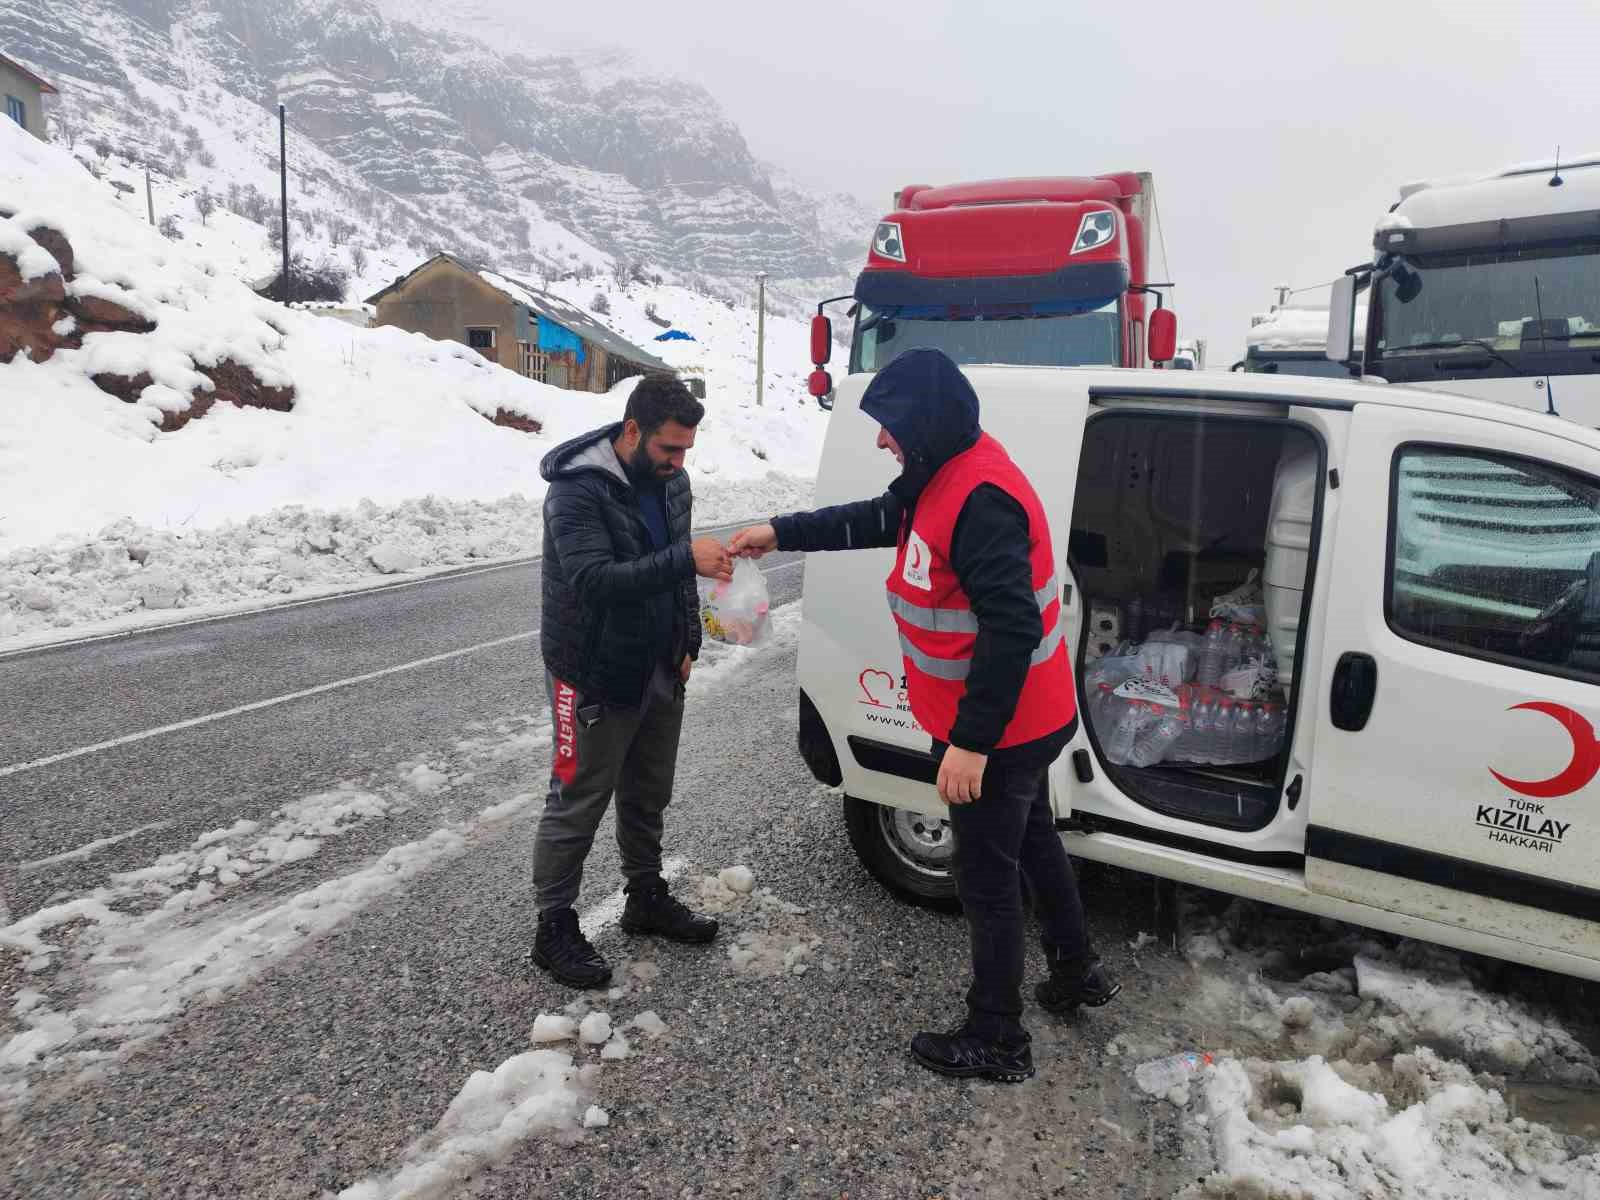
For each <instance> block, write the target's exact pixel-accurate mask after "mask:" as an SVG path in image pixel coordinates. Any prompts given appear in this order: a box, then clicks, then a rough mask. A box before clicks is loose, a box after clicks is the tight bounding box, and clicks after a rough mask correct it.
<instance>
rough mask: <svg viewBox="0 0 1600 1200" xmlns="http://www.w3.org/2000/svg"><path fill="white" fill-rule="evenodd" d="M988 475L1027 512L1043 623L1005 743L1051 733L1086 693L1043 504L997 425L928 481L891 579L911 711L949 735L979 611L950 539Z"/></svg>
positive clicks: (1067, 718)
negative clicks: (1077, 677)
mask: <svg viewBox="0 0 1600 1200" xmlns="http://www.w3.org/2000/svg"><path fill="white" fill-rule="evenodd" d="M983 483H991V484H994V485H995V486H996V487H998V488H1000V489H1001V490H1002V491H1004V492H1005V493H1006V495H1008V496H1010V497H1011V498H1012V499H1013V500H1015V501H1017V503H1019V504H1021V505H1022V507H1023V509H1024V510H1025V511H1026V512H1027V514H1028V564H1029V566H1030V568H1031V569H1032V574H1033V589H1034V596H1035V598H1036V599H1037V600H1038V602H1039V614H1040V617H1041V621H1042V624H1043V626H1044V636H1043V637H1042V638H1041V639H1040V641H1039V646H1038V648H1037V649H1036V650H1035V651H1034V653H1033V661H1032V664H1031V666H1030V668H1029V670H1028V676H1027V679H1026V681H1025V682H1024V683H1023V686H1022V694H1021V695H1020V696H1018V698H1017V708H1016V711H1015V713H1013V714H1012V717H1011V722H1010V724H1008V725H1007V726H1006V728H1005V733H1004V734H1003V735H1002V736H1001V738H1000V742H999V744H998V745H997V746H996V749H1004V748H1005V747H1007V746H1020V745H1022V744H1023V743H1024V742H1031V741H1034V740H1035V739H1037V738H1042V737H1045V736H1046V735H1048V734H1052V733H1054V732H1055V731H1056V730H1058V729H1060V728H1061V727H1062V726H1063V725H1065V724H1067V723H1068V722H1069V721H1071V720H1072V718H1073V717H1074V716H1075V715H1076V713H1077V692H1076V689H1075V688H1074V687H1073V683H1072V663H1071V660H1070V659H1069V658H1068V651H1067V646H1066V638H1065V636H1064V635H1065V632H1066V629H1065V624H1064V620H1063V618H1064V615H1065V614H1064V611H1063V609H1062V605H1061V587H1060V584H1059V581H1058V580H1057V578H1056V571H1055V552H1054V550H1053V549H1052V547H1051V545H1050V524H1049V522H1048V521H1047V520H1046V519H1045V515H1044V506H1043V505H1042V504H1040V503H1039V496H1038V494H1037V493H1036V492H1035V491H1034V490H1033V485H1032V484H1030V483H1029V482H1028V479H1027V476H1025V475H1024V474H1023V473H1022V471H1021V469H1020V468H1019V467H1018V466H1017V464H1016V463H1014V462H1012V461H1011V456H1010V455H1008V454H1007V453H1006V452H1005V448H1004V447H1003V446H1001V445H1000V443H999V442H997V441H995V440H994V439H993V438H992V437H990V436H989V435H988V434H986V433H985V434H980V435H979V437H978V441H977V444H976V445H974V446H973V447H972V448H971V449H970V450H966V451H964V452H963V453H961V454H958V455H956V456H955V457H954V458H952V459H951V460H950V461H949V462H947V463H945V464H944V466H942V467H940V468H939V470H938V471H937V472H935V474H934V476H933V478H932V479H931V480H930V481H929V482H928V486H927V487H925V488H924V489H923V490H922V494H921V495H920V496H919V497H918V498H917V507H916V512H915V513H914V515H913V518H912V523H911V528H910V530H904V529H902V530H901V532H900V549H899V553H898V554H897V555H896V556H895V561H894V569H893V570H892V571H890V572H889V578H888V580H887V586H888V589H889V610H890V612H892V613H893V614H894V619H895V624H896V625H898V626H899V627H900V650H901V653H902V654H903V655H904V656H905V670H906V690H907V691H908V692H909V693H910V700H911V712H912V715H913V716H915V717H916V718H917V721H918V722H919V723H920V724H921V725H922V727H923V728H924V729H926V730H927V731H928V732H929V733H931V734H932V735H933V736H934V737H936V738H937V739H939V740H940V741H941V742H948V741H949V740H950V730H951V728H952V727H953V726H954V725H955V720H956V708H957V706H958V705H959V704H960V703H961V697H962V696H963V695H965V694H966V690H967V672H968V671H969V670H970V669H971V666H972V650H973V647H974V646H975V645H976V644H977V640H978V619H977V617H976V616H974V615H973V612H972V603H971V601H970V600H968V599H967V595H966V593H965V592H963V591H962V590H961V584H960V581H959V580H957V578H956V573H955V570H954V568H952V567H951V565H950V542H951V539H952V537H953V536H954V535H955V528H956V518H958V517H959V516H960V515H961V506H962V505H964V504H965V503H966V502H967V497H968V496H970V495H971V494H972V490H973V489H974V488H976V487H977V486H978V485H979V484H983Z"/></svg>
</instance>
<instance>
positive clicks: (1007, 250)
mask: <svg viewBox="0 0 1600 1200" xmlns="http://www.w3.org/2000/svg"><path fill="white" fill-rule="evenodd" d="M1151 198H1152V193H1151V179H1150V176H1149V175H1148V174H1143V173H1135V172H1131V171H1124V172H1119V173H1117V174H1113V175H1098V176H1094V177H1089V178H1078V177H1059V178H1043V179H999V180H989V181H984V182H978V183H959V184H952V185H949V186H947V187H928V186H925V185H920V184H919V185H913V186H910V187H905V188H902V189H901V190H900V191H899V192H897V193H896V194H895V208H894V211H893V212H891V213H889V214H887V215H886V216H885V217H884V218H883V219H882V220H881V221H879V222H878V227H877V229H876V230H875V231H874V233H873V236H872V245H871V247H870V249H869V250H868V253H867V264H866V267H865V269H863V270H862V272H861V274H860V275H859V276H858V277H857V279H856V287H855V292H854V293H853V295H852V296H851V297H850V299H852V300H853V301H854V303H853V305H852V309H851V311H852V313H853V315H854V320H855V327H854V331H853V336H852V338H851V343H850V365H849V370H850V373H851V374H856V373H860V372H872V371H876V370H877V369H878V368H879V367H882V366H884V365H886V364H887V363H888V362H889V360H890V359H892V358H893V357H894V356H895V355H896V354H898V353H900V352H901V351H902V350H906V349H909V348H911V347H913V346H933V347H935V348H937V349H940V350H943V351H944V352H945V353H947V354H949V355H950V357H951V358H953V359H954V360H955V361H956V362H958V363H964V364H969V363H1018V364H1023V365H1028V366H1115V367H1140V366H1145V365H1147V364H1149V363H1153V362H1164V361H1166V360H1168V359H1170V358H1171V357H1172V355H1173V352H1174V346H1175V343H1176V338H1177V328H1176V322H1175V321H1174V319H1173V314H1172V312H1171V310H1170V309H1165V308H1163V307H1162V301H1161V295H1160V293H1159V292H1157V291H1156V290H1155V288H1154V287H1153V286H1152V285H1151V284H1150V281H1149V273H1148V262H1149V253H1148V237H1149V223H1150V201H1151ZM1152 298H1153V299H1154V308H1153V309H1152V308H1151V306H1150V301H1151V299H1152ZM824 303H828V302H827V301H825V302H824ZM831 344H832V325H831V322H829V320H828V318H827V317H826V316H825V315H823V313H822V306H821V305H819V306H818V312H817V316H816V318H814V324H813V329H812V360H813V362H814V363H815V365H816V368H817V369H816V371H815V372H814V373H813V375H812V378H811V391H812V394H813V395H816V396H819V397H820V396H823V395H825V394H826V393H827V392H829V391H831V389H832V379H831V377H829V375H828V373H827V371H826V369H825V368H826V365H827V362H828V359H829V357H830V351H831Z"/></svg>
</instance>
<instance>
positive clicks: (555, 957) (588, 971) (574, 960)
mask: <svg viewBox="0 0 1600 1200" xmlns="http://www.w3.org/2000/svg"><path fill="white" fill-rule="evenodd" d="M530 957H531V958H532V959H533V962H534V965H535V966H539V967H543V968H544V969H545V970H546V971H548V972H550V974H551V975H554V976H555V977H556V978H557V979H558V980H560V981H561V982H562V983H564V984H566V985H567V986H568V987H575V988H598V987H604V986H605V985H606V984H608V983H610V982H611V968H610V966H608V965H607V963H606V960H605V959H603V958H601V957H600V953H599V951H597V950H596V949H595V948H594V947H593V946H591V945H590V944H589V939H588V938H586V937H584V936H583V930H581V929H579V928H578V914H577V913H575V912H574V911H573V910H572V909H570V908H551V909H546V910H545V911H544V912H541V913H540V914H539V930H538V932H537V933H535V934H534V937H533V953H532V955H530Z"/></svg>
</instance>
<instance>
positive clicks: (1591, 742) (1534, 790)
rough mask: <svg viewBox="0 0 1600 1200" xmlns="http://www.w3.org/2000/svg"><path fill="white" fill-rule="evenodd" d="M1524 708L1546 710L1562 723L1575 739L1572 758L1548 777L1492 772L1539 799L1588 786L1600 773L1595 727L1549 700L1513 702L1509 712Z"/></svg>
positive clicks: (1504, 782) (1599, 749) (1504, 781)
mask: <svg viewBox="0 0 1600 1200" xmlns="http://www.w3.org/2000/svg"><path fill="white" fill-rule="evenodd" d="M1522 708H1526V709H1528V710H1530V711H1532V712H1539V713H1543V714H1544V715H1545V716H1547V717H1554V718H1555V719H1556V720H1557V721H1560V722H1561V727H1562V728H1563V729H1565V730H1566V731H1567V736H1568V737H1570V738H1571V739H1572V761H1571V762H1569V763H1568V764H1567V766H1566V769H1565V770H1563V771H1562V772H1561V773H1560V774H1559V775H1552V776H1551V777H1550V778H1549V779H1507V778H1506V777H1505V776H1504V775H1502V774H1500V772H1499V771H1496V770H1495V769H1494V768H1493V767H1490V768H1489V774H1491V775H1493V776H1494V777H1495V778H1496V779H1498V780H1499V781H1500V782H1501V783H1502V784H1503V785H1504V786H1506V787H1508V788H1510V789H1511V790H1512V791H1513V792H1521V793H1522V794H1523V795H1524V796H1534V797H1536V798H1538V799H1540V800H1549V799H1551V798H1552V797H1555V796H1565V795H1568V794H1570V793H1572V792H1575V791H1577V790H1578V789H1579V788H1584V787H1588V786H1589V783H1590V781H1591V780H1593V779H1594V777H1595V776H1596V775H1597V774H1600V742H1597V741H1596V740H1595V736H1594V726H1593V725H1591V724H1590V723H1589V722H1588V721H1587V720H1586V719H1585V718H1584V717H1582V716H1580V715H1579V714H1578V713H1575V712H1573V711H1572V709H1570V708H1567V707H1566V706H1565V705H1561V704H1551V703H1550V702H1549V701H1547V700H1530V701H1529V702H1528V703H1526V704H1513V705H1512V706H1511V707H1510V708H1509V709H1507V710H1506V711H1507V712H1516V711H1517V710H1518V709H1522Z"/></svg>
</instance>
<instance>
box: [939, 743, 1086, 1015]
mask: <svg viewBox="0 0 1600 1200" xmlns="http://www.w3.org/2000/svg"><path fill="white" fill-rule="evenodd" d="M1046 770H1047V768H1046V767H1044V766H1037V767H1035V766H1022V767H1008V766H998V767H997V766H995V765H994V764H993V763H992V762H991V764H990V766H989V768H988V769H987V770H986V771H984V775H983V794H982V795H981V796H980V798H979V799H977V800H974V801H973V802H972V803H971V804H952V805H951V806H950V825H951V828H952V829H953V830H954V832H955V843H956V845H955V877H956V890H957V891H958V892H959V893H960V896H961V907H962V908H963V909H965V910H966V916H967V924H968V925H969V926H970V928H971V932H972V986H971V987H970V988H969V989H968V991H967V1011H968V1018H967V1027H968V1029H970V1030H971V1031H972V1032H973V1033H976V1034H979V1035H980V1036H982V1037H987V1038H993V1039H996V1040H1001V1041H1009V1040H1014V1039H1016V1038H1019V1037H1020V1036H1021V1035H1022V1031H1023V1030H1022V974H1023V963H1024V958H1025V954H1024V949H1025V947H1024V919H1023V918H1024V914H1023V911H1022V876H1024V875H1025V876H1027V879H1028V886H1029V888H1030V890H1031V891H1032V892H1033V905H1034V912H1035V914H1036V915H1037V917H1038V918H1039V925H1040V930H1041V935H1040V941H1041V943H1042V944H1043V945H1044V949H1045V954H1046V955H1047V956H1049V957H1050V959H1051V960H1052V961H1053V962H1061V963H1063V964H1065V966H1066V968H1067V969H1068V970H1069V971H1073V970H1078V971H1082V970H1087V969H1088V966H1089V963H1090V962H1091V961H1093V959H1094V949H1093V947H1092V946H1091V945H1090V943H1089V931H1088V928H1087V925H1086V923H1085V921H1084V915H1083V900H1082V899H1081V898H1080V897H1079V895H1078V880H1077V877H1076V876H1075V875H1074V874H1073V871H1072V860H1071V859H1070V858H1068V857H1067V852H1066V849H1065V848H1064V847H1063V846H1062V844H1061V835H1060V834H1058V833H1057V832H1056V827H1055V814H1054V813H1053V812H1052V811H1051V809H1050V790H1049V783H1048V781H1047V780H1046V778H1045V772H1046Z"/></svg>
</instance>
